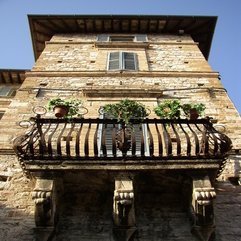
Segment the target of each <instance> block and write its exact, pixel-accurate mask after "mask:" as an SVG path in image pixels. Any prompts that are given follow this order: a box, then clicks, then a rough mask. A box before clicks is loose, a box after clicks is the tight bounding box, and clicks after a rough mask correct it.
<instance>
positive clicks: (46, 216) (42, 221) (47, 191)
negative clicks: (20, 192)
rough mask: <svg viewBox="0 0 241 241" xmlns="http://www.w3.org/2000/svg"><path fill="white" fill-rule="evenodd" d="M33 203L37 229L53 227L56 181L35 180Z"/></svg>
mask: <svg viewBox="0 0 241 241" xmlns="http://www.w3.org/2000/svg"><path fill="white" fill-rule="evenodd" d="M32 198H33V200H34V202H35V223H36V226H37V227H47V226H48V227H49V226H55V220H56V181H55V180H51V179H37V180H36V184H35V188H34V190H33V192H32Z"/></svg>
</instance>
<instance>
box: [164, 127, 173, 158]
mask: <svg viewBox="0 0 241 241" xmlns="http://www.w3.org/2000/svg"><path fill="white" fill-rule="evenodd" d="M166 125H167V124H166V123H164V124H163V135H164V141H165V145H166V149H167V150H166V151H167V156H171V155H172V142H171V137H170V134H169V133H168V131H167V127H166Z"/></svg>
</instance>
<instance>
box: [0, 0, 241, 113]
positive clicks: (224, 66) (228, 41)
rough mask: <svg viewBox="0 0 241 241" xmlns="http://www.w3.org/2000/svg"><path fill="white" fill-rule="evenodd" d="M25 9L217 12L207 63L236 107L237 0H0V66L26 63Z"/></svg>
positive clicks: (240, 51) (240, 31)
mask: <svg viewBox="0 0 241 241" xmlns="http://www.w3.org/2000/svg"><path fill="white" fill-rule="evenodd" d="M28 14H77V15H78V14H113V15H114V14H133V15H199V16H218V21H217V25H216V29H215V33H214V36H213V42H212V47H211V52H210V55H209V64H210V65H211V67H212V69H213V70H214V71H217V72H219V73H220V75H221V81H222V84H223V86H224V88H226V90H227V92H228V95H229V97H230V98H231V100H232V101H233V102H234V104H235V106H236V108H237V109H238V111H239V113H241V0H201V1H198V0H121V1H117V0H0V69H31V68H32V67H33V65H34V55H33V48H32V42H31V36H30V31H29V25H28V19H27V15H28Z"/></svg>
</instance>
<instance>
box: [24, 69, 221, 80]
mask: <svg viewBox="0 0 241 241" xmlns="http://www.w3.org/2000/svg"><path fill="white" fill-rule="evenodd" d="M89 76H90V77H112V76H117V77H118V76H121V77H123V76H126V77H128V76H131V77H206V78H208V77H210V78H218V77H219V73H218V72H213V71H210V72H207V71H204V72H199V71H198V72H197V71H136V72H134V71H101V70H99V71H93V70H91V71H46V70H45V71H39V70H34V69H33V70H32V71H31V72H28V73H26V77H89Z"/></svg>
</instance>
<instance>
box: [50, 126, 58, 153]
mask: <svg viewBox="0 0 241 241" xmlns="http://www.w3.org/2000/svg"><path fill="white" fill-rule="evenodd" d="M50 125H51V124H50ZM58 126H59V123H57V125H55V129H54V130H53V131H52V133H51V134H50V135H49V138H48V154H49V156H52V155H53V149H52V137H53V135H54V133H55V132H56V130H57V129H58Z"/></svg>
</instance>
